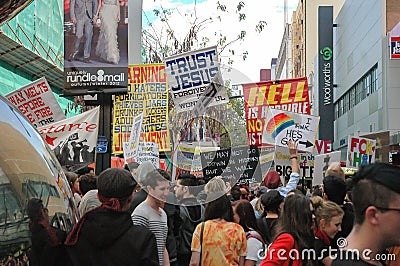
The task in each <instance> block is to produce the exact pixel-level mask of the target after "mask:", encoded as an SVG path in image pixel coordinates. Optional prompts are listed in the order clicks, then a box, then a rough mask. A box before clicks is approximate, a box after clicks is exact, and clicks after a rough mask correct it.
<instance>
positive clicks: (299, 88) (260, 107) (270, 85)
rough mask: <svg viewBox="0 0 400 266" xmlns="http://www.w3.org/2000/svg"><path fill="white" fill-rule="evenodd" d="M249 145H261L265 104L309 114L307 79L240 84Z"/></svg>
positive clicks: (266, 107) (266, 106) (266, 109)
mask: <svg viewBox="0 0 400 266" xmlns="http://www.w3.org/2000/svg"><path fill="white" fill-rule="evenodd" d="M242 86H243V94H244V103H245V114H246V123H247V134H248V142H249V145H257V146H262V143H265V141H263V136H262V131H263V128H264V126H265V119H266V118H267V115H268V107H271V108H275V109H281V110H286V111H290V112H294V113H302V114H310V101H309V96H308V85H307V78H297V79H287V80H280V81H279V82H277V81H268V82H259V83H249V84H243V85H242Z"/></svg>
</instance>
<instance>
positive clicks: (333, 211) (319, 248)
mask: <svg viewBox="0 0 400 266" xmlns="http://www.w3.org/2000/svg"><path fill="white" fill-rule="evenodd" d="M311 201H312V204H313V206H314V210H315V229H314V231H315V232H314V234H315V241H314V248H315V251H316V254H317V257H318V258H319V259H320V258H321V257H322V256H324V257H323V258H322V259H320V260H318V265H325V266H330V265H331V264H332V258H331V257H329V253H328V252H327V250H329V247H330V246H331V245H332V239H333V238H334V237H335V235H336V234H337V232H339V231H341V230H342V228H341V225H342V219H343V215H344V212H343V210H342V208H341V207H340V206H339V205H338V204H336V203H334V202H332V201H327V200H324V199H323V198H321V197H312V198H311Z"/></svg>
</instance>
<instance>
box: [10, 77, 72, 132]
mask: <svg viewBox="0 0 400 266" xmlns="http://www.w3.org/2000/svg"><path fill="white" fill-rule="evenodd" d="M6 98H7V99H8V100H9V101H10V102H11V103H13V104H14V105H15V106H16V107H17V108H18V109H19V110H20V111H21V113H22V114H23V115H25V117H26V118H28V120H29V121H30V122H31V123H32V124H33V125H34V126H35V127H42V126H45V125H48V124H51V123H54V122H58V121H60V120H63V119H65V114H64V112H63V111H62V110H61V107H60V105H59V104H58V102H57V100H56V97H55V96H54V94H53V92H52V90H51V88H50V86H49V84H48V83H47V81H46V78H44V77H43V78H40V79H38V80H35V81H34V82H32V83H29V84H28V85H26V86H24V87H22V88H19V89H17V90H15V91H13V92H11V93H9V94H7V95H6Z"/></svg>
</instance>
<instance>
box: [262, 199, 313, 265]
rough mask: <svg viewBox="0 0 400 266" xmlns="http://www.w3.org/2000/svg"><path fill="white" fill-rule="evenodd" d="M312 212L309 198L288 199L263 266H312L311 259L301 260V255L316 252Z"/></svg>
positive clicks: (302, 258)
mask: <svg viewBox="0 0 400 266" xmlns="http://www.w3.org/2000/svg"><path fill="white" fill-rule="evenodd" d="M313 212H314V209H313V206H312V204H311V201H310V200H309V199H308V198H307V197H306V196H304V195H296V194H295V195H290V196H287V197H286V199H285V203H284V205H283V210H282V213H281V215H280V217H279V219H278V222H277V225H276V231H277V233H276V237H275V239H274V241H273V243H272V245H271V246H270V247H269V249H268V251H267V254H266V256H265V258H264V260H263V261H262V262H261V264H260V265H261V266H270V265H285V266H286V265H293V266H300V265H303V266H304V265H309V264H310V265H311V264H312V260H311V259H310V258H307V257H302V256H301V254H303V250H310V249H312V248H313V244H314V234H313V231H312V226H313V219H315V216H314V215H313ZM305 253H307V252H305Z"/></svg>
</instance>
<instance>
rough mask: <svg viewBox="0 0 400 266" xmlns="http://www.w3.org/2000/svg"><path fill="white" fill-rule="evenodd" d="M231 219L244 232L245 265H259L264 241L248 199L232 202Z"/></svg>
mask: <svg viewBox="0 0 400 266" xmlns="http://www.w3.org/2000/svg"><path fill="white" fill-rule="evenodd" d="M232 207H233V220H234V221H235V223H238V224H240V225H241V226H242V227H243V230H244V232H245V233H246V239H247V255H246V258H245V261H244V265H245V266H254V265H260V263H261V259H262V257H261V255H262V254H264V252H265V241H264V239H263V237H262V236H261V232H260V230H259V229H258V226H257V220H256V216H255V214H254V209H253V206H252V205H251V203H250V202H249V201H248V200H238V201H235V202H233V203H232Z"/></svg>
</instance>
